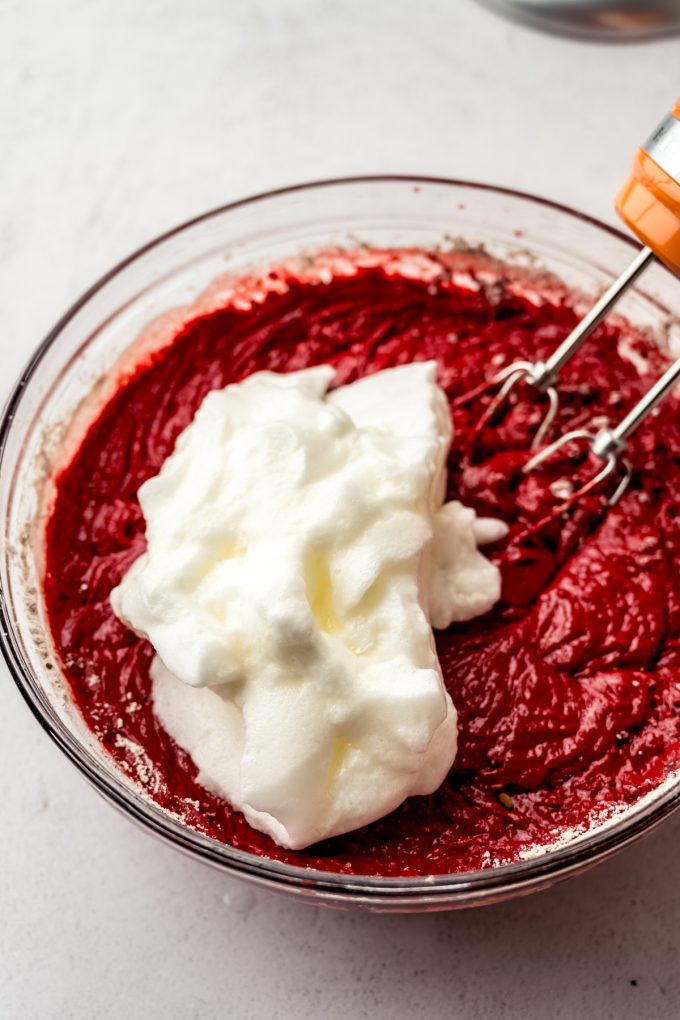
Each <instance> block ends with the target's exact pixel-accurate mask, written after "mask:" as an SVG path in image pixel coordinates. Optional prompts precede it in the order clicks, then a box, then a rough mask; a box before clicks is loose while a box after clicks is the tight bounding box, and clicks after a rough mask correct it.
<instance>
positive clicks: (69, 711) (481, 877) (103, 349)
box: [0, 177, 680, 911]
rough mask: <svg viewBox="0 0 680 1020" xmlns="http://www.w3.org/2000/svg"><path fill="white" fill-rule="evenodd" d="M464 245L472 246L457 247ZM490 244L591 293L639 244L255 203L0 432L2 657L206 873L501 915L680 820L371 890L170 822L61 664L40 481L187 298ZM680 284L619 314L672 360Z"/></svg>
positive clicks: (324, 895)
mask: <svg viewBox="0 0 680 1020" xmlns="http://www.w3.org/2000/svg"><path fill="white" fill-rule="evenodd" d="M460 239H463V241H462V242H461V240H460ZM360 243H366V244H369V245H371V246H377V247H386V246H424V247H431V246H433V245H441V244H446V245H449V246H451V245H455V244H459V245H460V244H464V245H466V246H468V247H474V246H483V248H484V249H485V250H486V251H487V252H489V253H490V254H491V255H493V256H498V257H500V258H502V259H505V260H507V261H510V262H512V263H515V264H518V265H522V266H525V267H529V268H530V269H532V268H536V267H538V268H539V269H541V270H543V269H547V270H549V271H550V272H552V273H554V274H556V275H557V276H558V277H561V278H562V279H563V280H564V281H565V282H566V283H567V284H568V285H569V286H571V287H573V288H575V289H576V290H578V291H581V292H584V293H586V294H590V295H592V294H594V293H596V292H597V291H598V290H600V289H601V288H603V287H604V286H605V285H607V284H609V283H610V282H611V280H612V279H613V277H615V276H616V275H618V274H619V272H620V271H621V270H622V269H623V268H624V266H625V265H626V264H627V263H628V261H629V260H630V258H631V256H632V255H633V254H634V251H635V248H636V245H635V243H634V242H633V241H632V240H631V239H629V238H627V237H625V236H624V235H622V234H621V233H619V232H618V231H616V230H613V229H612V228H611V227H608V226H605V225H603V224H602V223H598V222H596V221H595V220H593V219H591V218H589V217H587V216H584V215H582V214H580V213H577V212H575V211H573V210H570V209H566V208H564V207H562V206H558V205H555V204H554V203H550V202H545V201H542V200H540V199H537V198H534V197H532V196H530V195H523V194H518V193H516V192H510V191H507V190H504V189H500V188H493V187H488V186H486V185H480V184H470V183H466V182H461V181H449V180H435V179H429V178H409V177H380V178H379V177H370V178H356V179H351V180H337V181H323V182H320V183H315V184H308V185H302V186H300V187H293V188H287V189H284V190H281V191H275V192H270V193H268V194H265V195H258V196H256V197H254V198H250V199H247V200H245V201H241V202H235V203H233V204H231V205H228V206H225V207H224V208H221V209H216V210H215V211H214V212H210V213H207V214H206V215H205V216H200V217H198V218H197V219H195V220H192V221H191V222H190V223H186V224H184V225H183V226H181V227H178V228H177V229H176V230H172V231H170V232H169V233H167V234H165V235H164V236H162V237H160V238H159V239H158V240H156V241H153V242H152V243H150V244H148V245H146V247H144V248H142V249H141V250H140V251H138V252H136V253H135V254H133V255H131V256H130V257H129V258H128V259H126V260H125V262H123V263H121V265H119V266H117V267H116V268H115V269H113V270H112V271H111V272H110V273H108V274H107V275H106V276H105V277H104V278H103V279H102V280H100V281H99V282H98V283H97V284H95V286H94V287H92V288H91V290H89V291H88V293H87V294H85V295H84V296H83V297H82V298H80V300H78V301H77V302H76V303H75V304H74V305H73V307H72V308H71V309H70V310H69V311H68V312H67V313H66V314H65V316H64V317H63V319H62V320H61V321H60V322H59V323H58V324H57V325H56V326H55V328H54V329H53V330H52V332H51V333H50V335H49V336H48V337H47V338H46V339H45V340H44V341H43V343H42V344H41V345H40V346H39V347H38V349H37V351H36V352H35V354H34V355H33V357H32V358H31V360H30V362H29V364H28V365H27V366H26V369H25V371H24V373H23V374H22V376H21V378H20V379H19V381H18V383H17V385H16V387H15V389H14V392H13V393H12V395H11V396H10V398H9V401H8V403H7V406H6V408H5V411H4V415H3V418H2V422H1V424H0V523H1V526H2V544H1V546H0V642H1V644H2V648H3V651H4V654H5V657H6V659H7V662H8V664H9V667H10V670H11V672H12V674H13V676H14V678H15V680H16V682H17V684H18V686H19V689H20V691H21V693H22V694H23V696H24V698H25V699H26V701H27V703H28V705H29V706H30V708H31V709H32V711H33V713H34V715H35V716H36V718H37V719H38V720H39V722H40V723H41V725H42V726H43V727H44V729H45V730H46V731H47V732H48V733H49V735H50V736H51V737H52V739H53V740H54V741H55V743H56V744H57V745H58V746H59V747H60V748H61V750H62V751H63V752H64V754H65V755H66V756H67V757H68V758H69V759H70V760H71V761H72V762H73V764H74V765H75V766H76V768H77V769H78V770H79V771H80V772H81V774H82V775H83V776H84V777H85V778H86V779H87V780H89V782H90V783H91V784H92V785H93V786H94V787H95V788H96V789H97V790H98V791H99V792H100V793H101V794H103V795H104V796H105V797H106V798H107V799H108V800H109V801H110V802H111V803H112V804H114V805H115V806H116V807H118V808H119V809H120V810H121V811H123V812H124V813H125V814H126V815H127V816H128V817H129V818H131V819H133V820H135V821H136V822H138V823H139V824H140V825H142V826H143V827H144V828H145V829H146V830H147V831H149V832H153V833H155V834H156V835H157V836H159V837H160V838H162V839H163V840H165V841H167V842H168V843H171V844H173V845H174V846H176V847H178V848H179V849H181V850H184V851H185V852H186V853H188V854H190V855H191V856H193V857H195V858H196V859H197V860H201V861H205V862H208V863H210V864H212V865H214V866H216V867H218V868H221V869H222V870H223V871H225V872H226V873H228V874H230V875H236V876H240V877H242V878H245V879H248V880H250V881H254V882H257V883H259V884H260V885H263V886H267V887H269V888H271V889H274V890H277V891H279V892H284V893H288V894H291V895H295V896H298V897H303V898H306V899H308V900H310V901H312V902H314V903H325V904H328V905H336V906H345V905H354V906H361V907H364V908H367V909H371V910H382V911H425V910H437V909H448V908H452V907H464V906H470V905H477V904H482V903H489V902H495V901H499V900H502V899H505V898H508V897H511V896H518V895H521V894H524V893H527V892H530V891H532V890H536V889H541V888H544V887H546V886H548V885H550V884H551V883H553V882H555V881H557V880H559V879H563V878H566V877H568V876H570V875H574V874H577V873H578V872H580V871H583V870H584V869H585V868H587V867H590V866H591V865H593V864H595V863H596V862H597V861H601V860H603V859H604V858H606V857H608V856H610V855H611V854H613V853H614V852H615V851H617V850H620V849H621V848H622V847H623V846H625V845H626V844H627V843H630V842H631V841H633V840H634V839H637V838H638V837H639V836H641V835H642V834H643V833H646V832H649V831H650V830H651V829H652V828H654V826H656V825H657V824H658V823H659V822H660V821H661V820H662V819H663V818H664V817H665V816H666V815H668V814H669V813H670V812H671V811H673V810H674V809H675V808H677V807H678V804H680V780H679V779H678V778H677V777H675V776H670V777H669V778H668V780H667V781H666V782H665V783H664V785H663V786H662V787H660V788H659V789H658V790H656V791H654V792H653V793H652V794H649V795H647V796H646V797H645V798H644V799H643V800H640V801H638V802H637V803H636V804H635V805H633V806H631V807H630V808H628V809H626V810H625V811H624V812H623V813H622V814H620V815H619V816H617V817H616V818H615V819H614V820H611V821H609V822H608V823H607V824H605V825H603V826H600V827H598V828H593V829H591V830H590V831H589V832H588V833H586V834H584V835H581V836H578V837H577V838H575V839H573V840H572V841H571V842H569V843H567V844H566V845H564V844H563V845H559V846H555V847H553V848H551V849H548V850H546V851H545V852H544V853H541V854H540V855H537V856H534V857H531V858H530V859H526V860H522V861H519V862H517V863H513V864H508V865H504V866H502V867H497V868H491V869H487V870H481V871H474V872H467V873H461V874H454V875H437V876H431V877H424V878H423V877H419V878H366V877H362V876H353V875H343V874H336V873H331V872H324V871H317V870H310V869H306V868H298V867H293V866H290V865H287V864H281V863H278V862H276V861H270V860H267V859H265V858H262V857H256V856H254V855H252V854H249V853H246V852H243V851H239V850H235V849H233V848H232V847H230V846H225V845H223V844H221V843H218V842H216V841H214V840H212V839H210V838H208V837H206V836H203V835H201V834H199V833H197V832H195V831H193V830H192V829H189V828H187V827H186V826H185V825H183V824H182V823H181V822H179V821H178V820H177V819H175V818H173V817H171V816H170V815H169V814H167V813H166V812H165V811H164V810H163V809H162V808H160V807H158V806H157V805H156V804H154V803H153V802H151V801H150V800H149V799H148V798H147V797H146V796H145V795H144V794H143V793H142V792H141V790H140V789H138V788H137V787H135V786H134V785H133V784H132V783H131V782H130V780H129V779H128V778H127V777H126V776H125V775H124V774H123V772H122V771H120V770H119V769H118V768H117V767H116V766H115V765H114V763H113V761H112V760H111V759H110V758H109V757H108V756H107V754H106V752H105V751H104V749H103V748H102V746H101V745H100V744H99V743H98V742H97V740H96V739H95V738H94V736H93V735H92V734H91V733H90V731H89V730H88V728H87V727H86V725H85V724H84V722H83V720H82V718H81V717H80V715H79V714H78V712H77V711H76V710H75V708H74V707H73V705H72V704H71V702H70V699H69V695H68V690H67V687H66V684H65V682H64V680H63V678H62V677H61V676H60V672H59V667H58V664H57V662H56V660H55V658H54V656H53V652H52V648H51V644H50V639H49V636H48V632H47V627H46V624H45V620H44V614H43V607H42V597H41V591H40V581H39V579H40V563H39V549H38V544H37V543H36V542H34V541H33V540H32V536H33V532H34V530H35V529H34V525H35V522H36V518H37V516H38V514H39V510H40V505H41V499H42V493H43V490H44V482H45V479H46V478H47V477H48V475H49V470H50V465H51V463H52V460H53V457H54V455H55V451H56V450H58V448H59V444H60V441H61V439H62V437H63V434H64V426H65V423H67V422H69V421H70V420H71V419H72V418H73V415H74V413H75V411H76V409H77V408H78V407H79V406H80V405H81V404H82V401H83V399H84V398H85V396H86V395H88V394H91V393H92V392H93V390H96V389H97V387H101V386H102V381H103V380H104V385H105V380H106V377H107V373H108V372H109V371H110V369H111V367H112V366H113V365H114V363H115V362H117V361H118V359H119V358H120V356H121V352H123V351H124V350H125V349H126V348H127V347H128V345H129V344H130V343H131V342H132V341H133V340H134V339H135V337H136V336H137V335H138V334H139V333H140V331H141V329H142V328H143V327H144V326H145V325H146V324H147V323H148V322H149V320H150V319H152V318H153V317H154V316H156V315H158V314H159V313H160V312H163V311H165V310H167V309H170V308H172V307H175V306H177V305H182V304H186V303H187V302H189V301H191V300H193V299H194V298H195V297H196V295H197V293H199V292H200V291H201V290H203V289H204V288H205V287H206V286H207V285H208V284H209V283H210V282H211V281H212V280H213V279H214V278H215V277H216V276H218V275H219V274H220V273H224V271H225V270H229V271H234V272H238V271H239V270H241V269H246V268H252V267H253V266H255V267H258V266H259V267H265V266H267V265H270V264H272V263H276V262H279V261H282V260H284V259H286V258H288V257H290V256H291V255H295V254H298V253H300V252H304V251H310V250H314V249H319V248H324V247H328V246H337V245H340V246H351V247H355V246H356V245H357V244H360ZM679 300H680V284H678V281H677V280H676V279H675V278H674V277H673V276H672V275H671V274H670V273H669V272H668V271H667V270H665V269H664V268H662V267H661V266H655V267H654V268H653V269H652V270H651V271H649V272H648V273H647V274H646V275H645V277H644V281H643V284H642V285H641V286H639V287H637V288H636V289H635V290H633V291H631V292H630V293H629V294H628V295H627V297H626V299H625V300H624V301H623V302H622V304H621V307H620V310H621V311H622V312H623V313H624V314H625V315H627V316H628V317H629V318H630V319H631V320H632V321H634V322H636V323H638V324H640V325H643V326H645V327H646V328H647V329H648V330H649V331H650V333H651V334H652V335H653V336H654V337H655V339H656V340H657V341H658V343H659V344H660V345H662V346H665V347H666V348H668V347H669V345H672V344H673V339H674V337H673V333H674V330H675V325H674V320H673V316H672V315H671V313H670V311H669V308H671V307H672V306H673V302H676V303H677V302H678V301H679Z"/></svg>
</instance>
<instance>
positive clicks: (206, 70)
mask: <svg viewBox="0 0 680 1020" xmlns="http://www.w3.org/2000/svg"><path fill="white" fill-rule="evenodd" d="M0 18H1V23H0V295H1V296H0V390H1V391H2V392H1V393H0V396H2V397H4V396H5V394H6V392H7V390H8V388H9V386H10V384H11V382H12V380H13V379H14V377H15V376H16V374H17V373H18V371H19V369H20V368H21V367H22V365H23V364H24V362H25V361H26V359H27V358H28V356H29V354H30V353H31V351H32V349H33V347H34V346H35V344H36V343H37V342H38V341H39V340H40V338H41V337H42V336H43V335H44V334H45V332H46V331H47V329H48V328H49V327H50V326H51V325H52V324H53V322H54V321H55V320H56V318H57V317H58V316H59V315H60V314H61V313H62V311H64V309H65V308H66V306H67V305H68V304H69V303H70V302H71V301H72V300H73V299H74V298H75V297H77V296H78V294H79V293H80V292H81V291H82V290H83V289H84V288H85V287H87V286H88V285H89V284H90V283H91V282H92V281H93V280H94V279H96V277H97V276H98V275H99V274H100V273H102V272H103V271H104V270H106V269H107V268H109V266H110V265H112V264H113V263H114V262H116V261H117V260H118V259H120V258H121V257H123V256H124V255H126V254H127V253H128V252H129V251H130V250H131V249H133V248H134V247H136V246H137V245H139V244H140V243H142V242H144V241H146V240H147V239H148V238H150V237H153V236H154V235H155V234H157V233H158V232H160V231H163V230H165V229H166V228H168V227H171V226H173V225H174V224H175V223H177V222H178V221H180V220H182V219H184V218H186V217H190V216H192V215H194V214H196V213H200V212H202V211H203V210H205V209H207V208H209V207H211V206H215V205H218V204H221V203H223V202H227V201H229V200H231V199H235V198H239V197H241V196H244V195H247V194H249V193H252V192H254V191H257V190H258V189H266V188H271V187H276V186H279V185H284V184H289V183H294V182H296V181H300V180H305V179H312V178H316V177H323V176H333V175H342V174H350V173H361V172H379V171H388V172H398V171H402V172H403V171H413V172H422V173H426V174H428V173H429V174H442V175H450V176H454V177H470V178H473V179H478V180H486V181H491V182H494V183H499V184H504V185H510V186H516V187H518V188H525V189H527V190H531V191H535V192H537V193H538V194H542V195H545V196H548V197H550V198H553V199H557V200H559V201H563V202H566V203H570V204H573V205H576V206H579V207H581V208H583V209H584V210H586V211H587V212H589V213H593V214H595V215H598V216H601V217H603V218H605V219H607V220H612V221H613V213H612V212H611V201H612V197H613V194H614V191H615V189H616V187H617V186H618V184H619V182H620V180H621V178H622V176H623V175H624V173H625V172H626V170H627V167H628V163H629V160H630V157H631V155H632V151H633V148H634V147H635V145H636V144H637V142H638V141H639V140H641V139H643V138H644V137H645V136H646V134H647V132H648V131H649V129H650V128H651V127H653V126H654V125H655V124H656V122H657V121H658V120H659V119H660V117H661V115H662V114H663V113H664V112H665V110H666V108H667V107H668V106H669V104H670V103H671V101H672V100H674V99H675V98H676V93H680V87H679V79H678V68H679V66H680V59H679V58H680V42H679V41H677V40H675V41H664V42H656V43H648V44H644V45H627V46H622V47H619V48H612V47H606V46H601V45H587V44H581V43H575V42H571V41H568V40H557V39H551V38H548V37H544V36H541V35H537V34H534V33H532V32H531V31H529V30H527V29H523V28H518V27H515V26H513V25H510V24H506V23H505V22H503V21H501V20H497V19H496V18H495V17H494V16H493V15H491V14H489V13H488V12H486V11H483V10H481V9H478V8H477V7H476V6H474V4H473V3H472V2H471V0H345V2H343V0H336V2H333V0H270V2H269V3H267V2H264V0H261V2H257V0H250V2H249V0H184V2H180V0H165V2H164V0H93V2H85V0H59V2H54V0H45V2H44V3H39V2H35V0H0ZM679 287H680V285H679ZM679 293H680V291H679ZM679 878H680V819H677V820H674V821H671V822H670V823H668V824H666V825H665V826H664V827H663V829H662V830H661V831H660V832H659V833H658V834H656V835H654V836H652V837H651V838H650V839H648V840H647V841H646V842H644V843H642V844H639V845H638V846H636V847H634V848H632V849H630V850H629V851H627V852H625V853H624V854H622V855H621V856H620V857H619V858H617V859H616V860H614V861H613V862H611V863H609V864H606V865H604V866H602V867H600V868H599V869H597V870H596V871H594V872H591V873H590V874H589V875H587V876H585V877H583V878H580V879H577V880H574V881H572V882H570V883H567V884H565V885H562V886H561V887H558V888H556V889H554V890H552V891H549V892H547V893H543V894H540V895H537V896H534V897H530V898H528V899H526V900H523V901H519V902H517V903H513V904H509V905H505V906H499V907H488V908H485V909H483V910H478V911H472V912H463V913H457V914H441V915H433V916H430V917H390V916H383V917H379V916H370V915H360V914H342V913H338V912H336V911H327V910H319V909H315V908H310V907H307V906H302V905H297V904H295V903H290V902H288V901H284V900H281V899H279V898H277V897H275V896H273V895H271V894H269V893H265V892H256V893H254V892H251V891H250V890H249V889H248V888H247V887H245V886H241V885H240V884H238V883H234V882H232V881H228V880H227V879H225V878H223V877H221V876H220V875H219V874H217V873H214V872H212V871H210V870H207V869H205V868H203V867H201V866H199V865H197V864H195V863H194V862H192V861H190V860H185V859H184V858H183V857H181V856H179V855H178V854H177V853H175V852H174V851H172V850H170V849H167V848H165V847H164V846H162V845H160V844H158V843H157V842H155V841H154V840H152V839H150V838H149V837H148V836H145V835H144V834H142V833H140V832H138V831H137V830H135V829H134V828H133V827H132V826H131V825H129V824H128V823H127V822H126V821H125V820H124V819H123V818H122V817H119V816H118V815H117V814H116V813H114V811H113V810H112V809H111V808H110V807H108V806H107V805H106V804H105V803H104V802H103V801H100V800H99V798H98V797H97V796H96V795H95V794H94V793H93V792H92V791H91V790H90V789H89V788H88V787H86V785H85V784H84V783H83V781H82V780H81V779H80V778H79V776H78V775H76V773H75V772H74V771H73V770H72V769H71V767H70V766H69V765H68V764H67V763H66V761H65V760H64V759H63V758H62V757H61V756H60V754H59V752H58V751H57V750H56V749H55V748H54V747H53V746H52V745H51V744H50V743H49V741H48V740H47V738H46V737H45V736H44V735H43V734H42V733H41V731H40V729H39V727H38V725H37V724H36V723H35V722H34V720H33V719H32V718H31V716H30V715H29V712H28V710H27V709H26V707H25V706H24V704H23V703H22V701H21V700H20V698H19V695H18V694H17V692H16V691H15V689H14V687H13V684H12V682H11V680H10V678H9V676H8V674H7V670H6V669H5V668H4V666H2V667H0V1016H1V1017H2V1018H7V1020H17V1018H18V1020H24V1018H30V1020H33V1018H43V1017H49V1018H52V1017H59V1018H62V1017H63V1018H66V1017H78V1018H80V1017H83V1018H88V1020H89V1018H92V1020H94V1018H96V1017H113V1016H121V1017H127V1018H132V1020H136V1018H138V1017H139V1018H142V1017H144V1018H147V1017H150V1018H156V1017H159V1018H160V1017H163V1018H166V1017H169V1018H174V1017H177V1018H182V1020H184V1018H190V1017H201V1018H203V1017H205V1018H212V1017H223V1016H224V1017H230V1018H234V1017H236V1018H242V1017H243V1018H248V1017H271V1018H277V1017H294V1018H298V1017H299V1018H305V1017H314V1018H316V1017H321V1016H327V1017H330V1018H335V1017H351V1018H360V1017H372V1018H383V1017H384V1018H400V1017H409V1018H410V1017H414V1018H415V1017H428V1018H429V1017H444V1016H446V1017H454V1018H458V1017H466V1018H468V1017H469V1018H487V1017H488V1018H493V1020H503V1018H506V1017H512V1018H518V1020H519V1018H522V1020H526V1018H534V1017H538V1018H553V1017H554V1018H558V1017H559V1018H568V1020H571V1018H581V1017H597V1018H605V1017H616V1018H623V1020H626V1018H636V1020H639V1018H647V1017H649V1018H656V1020H661V1018H666V1017H677V1016H679V1015H680V971H679V968H678V943H679V941H680V934H679V932H678V921H679V920H680V883H679V881H678V880H679ZM633 981H636V982H637V985H636V986H635V985H633V984H632V983H631V982H633Z"/></svg>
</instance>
